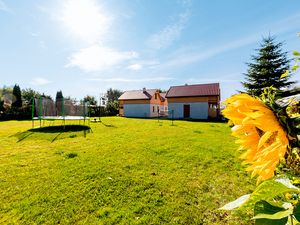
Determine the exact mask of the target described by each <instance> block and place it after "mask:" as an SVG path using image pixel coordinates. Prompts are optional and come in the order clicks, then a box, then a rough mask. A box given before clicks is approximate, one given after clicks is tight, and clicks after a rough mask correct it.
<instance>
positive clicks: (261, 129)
mask: <svg viewBox="0 0 300 225" xmlns="http://www.w3.org/2000/svg"><path fill="white" fill-rule="evenodd" d="M224 104H225V105H226V108H225V109H224V110H223V114H224V116H225V117H227V118H228V119H230V120H231V121H232V123H233V124H234V127H233V128H232V134H233V136H235V137H237V138H238V140H237V141H236V143H238V144H239V145H240V147H239V150H246V151H245V152H244V153H243V154H242V155H241V157H240V158H241V159H242V160H244V162H245V163H246V164H247V165H248V167H247V169H246V170H247V171H249V172H252V174H251V176H252V177H254V176H257V184H258V183H260V182H261V181H263V180H266V179H269V178H271V177H272V176H273V175H274V171H275V169H276V167H277V165H278V164H279V161H280V159H281V158H282V157H284V155H285V153H286V150H287V147H288V143H289V141H288V138H287V134H286V132H285V130H284V129H283V128H282V127H281V125H280V123H279V121H278V120H277V118H276V116H275V115H274V113H273V112H272V111H271V110H270V109H269V108H268V107H267V106H266V105H265V104H264V103H263V102H262V101H260V100H259V99H257V98H253V97H251V96H249V95H247V94H237V95H234V96H232V97H230V98H228V99H227V100H226V101H225V102H224Z"/></svg>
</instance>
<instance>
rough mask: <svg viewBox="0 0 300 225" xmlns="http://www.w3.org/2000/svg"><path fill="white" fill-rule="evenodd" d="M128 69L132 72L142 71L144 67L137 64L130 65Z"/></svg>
mask: <svg viewBox="0 0 300 225" xmlns="http://www.w3.org/2000/svg"><path fill="white" fill-rule="evenodd" d="M127 68H128V69H130V70H134V71H138V70H141V69H142V68H143V66H142V65H141V64H138V63H136V64H132V65H129V66H128V67H127Z"/></svg>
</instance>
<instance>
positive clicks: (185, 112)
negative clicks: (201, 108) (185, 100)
mask: <svg viewBox="0 0 300 225" xmlns="http://www.w3.org/2000/svg"><path fill="white" fill-rule="evenodd" d="M183 117H184V118H189V117H190V105H183Z"/></svg>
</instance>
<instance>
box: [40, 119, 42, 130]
mask: <svg viewBox="0 0 300 225" xmlns="http://www.w3.org/2000/svg"><path fill="white" fill-rule="evenodd" d="M41 127H42V120H40V128H41Z"/></svg>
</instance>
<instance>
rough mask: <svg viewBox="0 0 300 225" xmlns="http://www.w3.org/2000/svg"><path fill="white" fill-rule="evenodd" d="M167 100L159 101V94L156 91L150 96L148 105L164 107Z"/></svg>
mask: <svg viewBox="0 0 300 225" xmlns="http://www.w3.org/2000/svg"><path fill="white" fill-rule="evenodd" d="M155 95H156V99H155ZM166 100H167V99H165V101H164V102H163V101H162V100H161V96H160V93H159V91H156V92H155V94H154V95H153V96H152V98H151V100H150V104H154V105H166V104H168V103H166V102H167V101H166Z"/></svg>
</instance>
